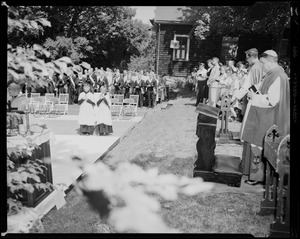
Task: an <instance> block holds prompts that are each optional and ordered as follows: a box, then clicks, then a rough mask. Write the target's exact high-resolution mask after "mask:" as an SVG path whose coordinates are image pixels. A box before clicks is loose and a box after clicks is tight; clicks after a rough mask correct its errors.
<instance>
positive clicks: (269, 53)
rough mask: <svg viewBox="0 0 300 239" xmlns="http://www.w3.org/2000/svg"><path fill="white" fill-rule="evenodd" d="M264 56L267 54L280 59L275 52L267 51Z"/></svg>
mask: <svg viewBox="0 0 300 239" xmlns="http://www.w3.org/2000/svg"><path fill="white" fill-rule="evenodd" d="M264 54H267V55H269V56H273V57H278V55H277V53H276V52H275V51H273V50H267V51H265V52H264Z"/></svg>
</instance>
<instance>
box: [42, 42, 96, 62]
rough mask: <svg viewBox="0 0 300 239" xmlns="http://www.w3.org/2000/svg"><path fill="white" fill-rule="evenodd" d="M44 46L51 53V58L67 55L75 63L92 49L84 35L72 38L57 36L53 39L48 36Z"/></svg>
mask: <svg viewBox="0 0 300 239" xmlns="http://www.w3.org/2000/svg"><path fill="white" fill-rule="evenodd" d="M44 47H45V48H46V49H48V51H49V52H50V53H51V54H50V56H51V59H52V60H56V59H58V58H60V57H63V56H68V57H70V58H71V60H72V61H73V62H74V63H75V64H79V63H80V62H81V60H82V59H83V58H86V57H87V54H86V53H87V52H91V51H92V49H93V48H92V47H91V46H89V41H88V40H87V39H86V38H85V37H77V38H75V39H72V38H67V37H64V36H57V37H56V40H55V41H54V40H52V39H51V38H48V39H47V40H46V42H45V43H44Z"/></svg>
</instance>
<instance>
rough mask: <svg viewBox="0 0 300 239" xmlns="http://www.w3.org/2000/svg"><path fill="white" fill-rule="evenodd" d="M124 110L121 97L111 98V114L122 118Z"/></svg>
mask: <svg viewBox="0 0 300 239" xmlns="http://www.w3.org/2000/svg"><path fill="white" fill-rule="evenodd" d="M122 110H123V102H120V101H119V99H117V98H112V99H111V108H110V111H111V115H112V116H114V115H117V116H118V118H120V116H121V114H122Z"/></svg>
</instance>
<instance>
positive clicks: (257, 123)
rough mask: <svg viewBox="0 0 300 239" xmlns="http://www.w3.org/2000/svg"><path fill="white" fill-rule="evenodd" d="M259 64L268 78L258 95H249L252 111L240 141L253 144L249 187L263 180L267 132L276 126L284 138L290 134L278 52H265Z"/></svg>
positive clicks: (285, 85) (286, 85)
mask: <svg viewBox="0 0 300 239" xmlns="http://www.w3.org/2000/svg"><path fill="white" fill-rule="evenodd" d="M260 62H261V63H262V65H263V71H264V73H265V75H264V77H263V79H262V81H261V83H260V85H259V87H258V89H257V92H256V93H255V92H254V91H255V90H254V91H253V90H250V91H249V93H248V98H249V101H250V102H251V104H250V107H249V111H248V112H247V111H246V115H245V118H244V121H243V124H242V129H241V140H244V141H246V142H248V143H249V144H251V149H250V162H249V163H250V165H249V168H250V170H249V180H248V181H247V182H249V183H250V184H254V183H256V182H258V181H263V180H264V163H263V162H262V161H261V159H262V157H261V150H262V146H263V141H264V136H265V133H266V131H267V130H268V129H269V128H270V127H271V126H272V125H276V126H278V128H279V131H280V132H281V135H282V136H285V135H287V134H289V133H290V101H289V100H290V86H289V80H288V76H287V75H286V73H285V72H284V70H283V69H282V68H281V67H280V66H279V65H278V55H277V53H276V52H275V51H273V50H267V51H265V52H264V53H263V54H262V55H261V57H260ZM247 110H248V109H247ZM251 154H253V156H251ZM246 162H247V161H246Z"/></svg>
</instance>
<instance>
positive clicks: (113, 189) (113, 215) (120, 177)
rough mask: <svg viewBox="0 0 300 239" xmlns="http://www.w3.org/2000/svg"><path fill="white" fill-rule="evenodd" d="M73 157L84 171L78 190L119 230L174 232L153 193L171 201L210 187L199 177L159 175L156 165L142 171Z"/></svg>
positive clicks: (127, 164)
mask: <svg viewBox="0 0 300 239" xmlns="http://www.w3.org/2000/svg"><path fill="white" fill-rule="evenodd" d="M74 159H75V161H76V162H78V163H79V166H80V168H81V169H82V171H83V175H84V176H83V178H82V180H81V181H79V182H78V183H77V184H76V189H77V191H78V192H79V193H80V194H82V195H84V196H85V197H87V199H88V202H89V203H90V204H91V206H92V207H93V208H94V209H95V210H96V211H97V212H98V213H99V214H100V217H102V218H104V219H107V220H108V222H109V223H111V224H113V225H114V227H115V228H116V230H117V231H118V232H126V231H129V230H133V231H136V232H142V233H144V232H176V231H175V230H173V229H170V228H168V227H167V226H166V225H165V223H164V222H163V220H162V218H161V217H160V215H159V211H160V209H161V207H160V204H159V202H158V200H157V199H156V198H155V196H156V197H157V196H160V197H162V198H163V199H164V200H168V201H174V200H177V198H178V195H179V194H185V195H195V194H197V193H200V192H205V191H209V190H210V189H211V188H212V183H205V182H203V180H202V178H187V177H180V178H179V177H177V176H175V175H173V174H162V175H159V174H158V169H156V168H152V169H148V170H147V171H145V170H143V169H142V168H141V167H140V166H138V165H135V164H130V163H121V164H119V165H117V166H116V167H115V169H114V170H112V169H110V168H109V167H108V166H107V165H105V164H104V163H102V162H99V163H96V165H95V164H82V160H81V159H80V158H78V157H75V158H74ZM128 218H130V220H128Z"/></svg>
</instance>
